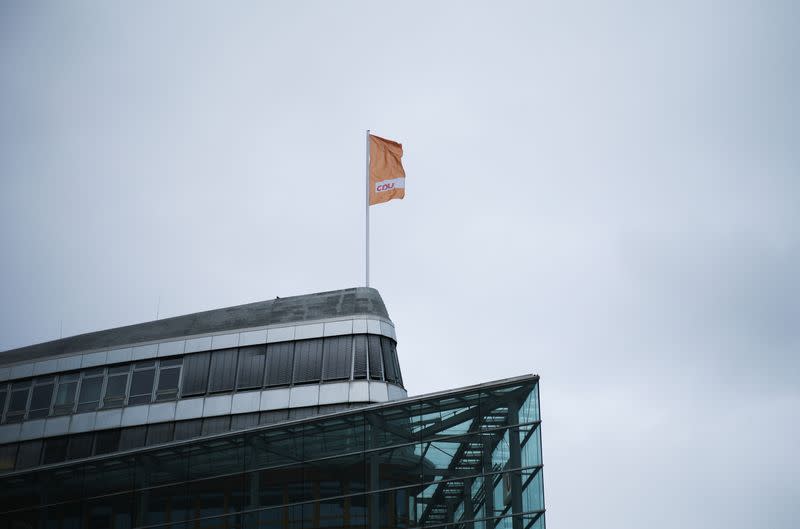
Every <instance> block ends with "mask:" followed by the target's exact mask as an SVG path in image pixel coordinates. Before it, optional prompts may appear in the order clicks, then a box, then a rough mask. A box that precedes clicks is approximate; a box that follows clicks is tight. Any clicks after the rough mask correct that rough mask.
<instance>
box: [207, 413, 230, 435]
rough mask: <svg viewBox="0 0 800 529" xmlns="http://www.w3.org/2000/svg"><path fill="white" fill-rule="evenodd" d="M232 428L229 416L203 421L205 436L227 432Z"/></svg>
mask: <svg viewBox="0 0 800 529" xmlns="http://www.w3.org/2000/svg"><path fill="white" fill-rule="evenodd" d="M230 428H231V418H230V416H229V415H224V416H222V417H206V418H205V419H203V435H211V434H215V433H223V432H227V431H228V430H230Z"/></svg>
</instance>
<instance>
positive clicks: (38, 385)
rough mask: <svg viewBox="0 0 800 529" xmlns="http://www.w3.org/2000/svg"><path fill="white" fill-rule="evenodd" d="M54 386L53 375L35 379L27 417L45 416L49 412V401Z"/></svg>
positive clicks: (51, 397)
mask: <svg viewBox="0 0 800 529" xmlns="http://www.w3.org/2000/svg"><path fill="white" fill-rule="evenodd" d="M54 386H55V378H53V377H48V378H44V379H37V380H36V381H35V382H34V386H33V394H32V395H31V405H30V410H29V411H28V419H36V418H39V417H46V416H47V415H48V414H49V413H50V403H51V401H52V400H53V387H54Z"/></svg>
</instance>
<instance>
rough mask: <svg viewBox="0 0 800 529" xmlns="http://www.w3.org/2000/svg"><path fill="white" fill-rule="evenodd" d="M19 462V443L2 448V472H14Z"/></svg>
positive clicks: (0, 470) (0, 457)
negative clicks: (15, 465)
mask: <svg viewBox="0 0 800 529" xmlns="http://www.w3.org/2000/svg"><path fill="white" fill-rule="evenodd" d="M16 460H17V443H11V444H8V445H2V446H0V472H7V471H9V470H14V463H15V462H16Z"/></svg>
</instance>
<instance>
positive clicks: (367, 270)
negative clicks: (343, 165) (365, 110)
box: [364, 129, 369, 286]
mask: <svg viewBox="0 0 800 529" xmlns="http://www.w3.org/2000/svg"><path fill="white" fill-rule="evenodd" d="M366 160H367V163H366V170H365V176H366V182H365V184H366V185H365V186H364V189H365V190H366V192H367V193H366V201H365V202H364V209H365V211H364V214H365V218H366V227H367V229H366V234H365V235H366V241H367V244H366V263H365V264H366V286H369V129H367V135H366Z"/></svg>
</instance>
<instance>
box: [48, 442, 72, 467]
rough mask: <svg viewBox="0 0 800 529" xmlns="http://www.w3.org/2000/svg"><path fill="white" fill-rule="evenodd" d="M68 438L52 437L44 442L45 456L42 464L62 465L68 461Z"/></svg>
mask: <svg viewBox="0 0 800 529" xmlns="http://www.w3.org/2000/svg"><path fill="white" fill-rule="evenodd" d="M68 443H69V438H67V437H51V438H48V439H45V440H44V454H43V455H42V464H44V465H47V464H50V463H60V462H61V461H65V460H66V459H67V444H68Z"/></svg>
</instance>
